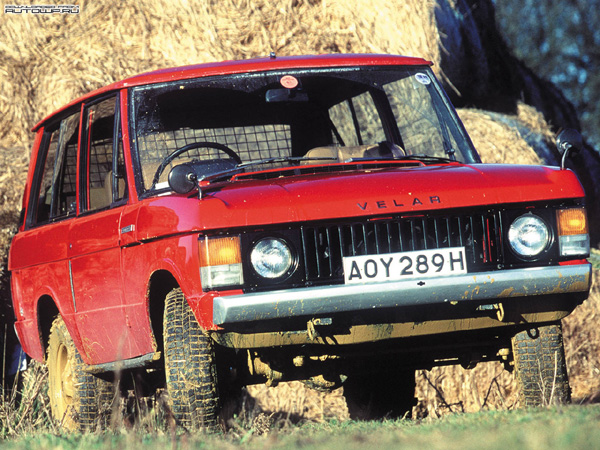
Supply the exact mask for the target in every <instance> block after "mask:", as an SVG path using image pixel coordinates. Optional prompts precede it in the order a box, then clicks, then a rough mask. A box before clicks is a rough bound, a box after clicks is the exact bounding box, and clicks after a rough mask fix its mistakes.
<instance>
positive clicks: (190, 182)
mask: <svg viewBox="0 0 600 450" xmlns="http://www.w3.org/2000/svg"><path fill="white" fill-rule="evenodd" d="M197 180H198V176H197V175H196V172H195V171H194V168H193V167H192V166H190V165H188V164H180V165H178V166H175V167H173V169H172V170H171V171H170V172H169V186H170V187H171V189H173V190H174V191H175V192H177V193H178V194H187V193H188V192H190V191H191V190H192V189H194V188H195V187H196V185H197Z"/></svg>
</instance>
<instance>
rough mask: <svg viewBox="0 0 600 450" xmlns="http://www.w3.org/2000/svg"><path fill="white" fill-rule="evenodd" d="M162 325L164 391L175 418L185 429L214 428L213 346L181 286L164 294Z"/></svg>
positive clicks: (217, 408) (216, 411) (216, 410)
mask: <svg viewBox="0 0 600 450" xmlns="http://www.w3.org/2000/svg"><path fill="white" fill-rule="evenodd" d="M163 326H164V328H163V335H164V349H165V355H164V356H165V374H166V380H167V391H168V394H169V399H170V403H171V408H172V411H173V415H174V416H175V420H176V421H177V423H178V424H179V425H182V426H184V427H186V428H188V429H198V428H206V429H209V430H213V431H214V430H216V429H217V427H218V419H219V411H220V402H219V393H218V389H217V370H216V366H215V362H214V359H215V358H214V349H213V345H212V341H211V339H210V338H209V337H208V336H206V335H205V334H204V333H203V332H202V329H201V328H200V326H199V325H198V322H197V321H196V318H195V317H194V313H193V312H192V310H191V309H190V307H189V305H188V303H187V300H186V299H185V297H184V295H183V293H182V292H181V289H173V290H172V291H171V292H169V294H167V298H166V299H165V314H164V322H163Z"/></svg>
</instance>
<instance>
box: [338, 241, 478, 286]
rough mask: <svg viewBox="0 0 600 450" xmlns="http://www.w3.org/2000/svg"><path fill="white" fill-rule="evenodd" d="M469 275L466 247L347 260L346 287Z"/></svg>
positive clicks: (345, 262)
mask: <svg viewBox="0 0 600 450" xmlns="http://www.w3.org/2000/svg"><path fill="white" fill-rule="evenodd" d="M465 273H467V259H466V256H465V248H464V247H451V248H439V249H435V250H419V251H414V252H402V253H386V254H383V255H367V256H349V257H345V258H344V279H345V282H346V284H353V283H355V284H358V283H378V282H382V281H398V280H404V279H410V278H423V277H438V276H448V275H461V274H465Z"/></svg>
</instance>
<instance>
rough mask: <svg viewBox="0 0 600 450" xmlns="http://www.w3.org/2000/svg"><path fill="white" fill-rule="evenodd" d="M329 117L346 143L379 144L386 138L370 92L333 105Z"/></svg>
mask: <svg viewBox="0 0 600 450" xmlns="http://www.w3.org/2000/svg"><path fill="white" fill-rule="evenodd" d="M329 117H330V118H331V121H332V122H333V124H334V125H335V128H336V129H337V131H338V132H339V134H340V136H341V137H342V139H343V141H344V143H345V144H346V145H362V144H377V143H378V142H381V141H385V140H386V138H385V133H384V130H383V126H382V124H381V120H380V118H379V113H378V112H377V107H376V106H375V102H374V101H373V97H371V94H370V93H368V92H364V93H362V94H360V95H357V96H356V97H353V98H349V99H348V100H345V101H343V102H341V103H338V104H337V105H333V106H332V107H331V108H330V109H329Z"/></svg>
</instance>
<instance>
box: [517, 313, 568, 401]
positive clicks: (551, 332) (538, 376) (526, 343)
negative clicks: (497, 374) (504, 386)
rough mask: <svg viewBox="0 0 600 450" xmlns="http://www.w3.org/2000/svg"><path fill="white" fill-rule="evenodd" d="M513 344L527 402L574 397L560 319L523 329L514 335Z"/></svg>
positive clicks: (520, 380)
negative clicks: (555, 321)
mask: <svg viewBox="0 0 600 450" xmlns="http://www.w3.org/2000/svg"><path fill="white" fill-rule="evenodd" d="M512 346H513V354H514V361H515V375H516V378H517V384H518V386H519V391H520V392H519V397H520V401H521V404H522V405H523V406H542V405H550V404H555V403H568V402H570V401H571V389H570V387H569V377H568V374H567V364H566V361H565V350H564V345H563V334H562V327H561V324H560V322H558V323H555V324H551V325H546V326H540V327H536V328H531V329H529V330H525V331H521V332H520V333H517V334H516V335H515V336H514V337H513V339H512Z"/></svg>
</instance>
